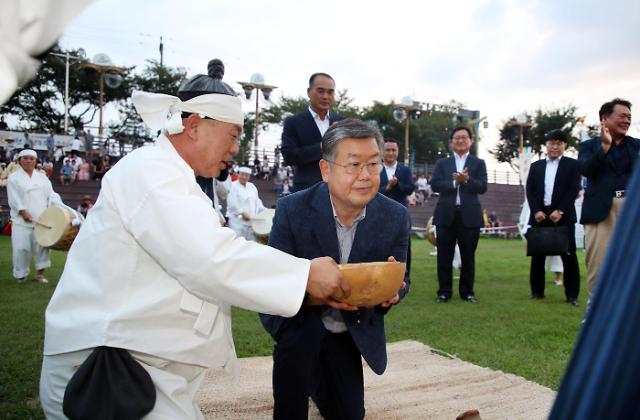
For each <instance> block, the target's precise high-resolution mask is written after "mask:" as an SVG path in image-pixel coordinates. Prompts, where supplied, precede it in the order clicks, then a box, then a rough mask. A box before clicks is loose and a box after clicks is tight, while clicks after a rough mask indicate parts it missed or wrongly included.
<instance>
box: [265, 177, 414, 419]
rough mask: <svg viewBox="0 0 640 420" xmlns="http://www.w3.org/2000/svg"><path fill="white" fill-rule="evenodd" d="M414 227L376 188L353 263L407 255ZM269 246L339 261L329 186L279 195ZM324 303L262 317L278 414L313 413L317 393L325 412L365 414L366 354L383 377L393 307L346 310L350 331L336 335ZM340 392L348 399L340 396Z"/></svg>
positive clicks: (351, 257) (357, 236)
mask: <svg viewBox="0 0 640 420" xmlns="http://www.w3.org/2000/svg"><path fill="white" fill-rule="evenodd" d="M409 232H410V224H409V213H408V211H407V209H406V208H404V207H403V206H401V205H400V204H398V203H396V202H394V201H392V200H390V199H388V198H386V197H384V196H383V195H381V194H377V195H376V197H375V198H374V199H373V200H372V201H371V202H370V203H369V204H368V205H367V208H366V216H365V218H364V219H362V220H361V221H360V222H359V223H358V225H357V228H356V233H355V237H354V241H353V246H352V248H351V253H350V254H349V262H350V263H355V262H370V261H387V259H388V257H390V256H394V257H395V258H396V260H398V261H405V258H406V251H407V244H408V241H409ZM269 245H270V246H273V247H275V248H277V249H280V250H282V251H284V252H286V253H288V254H291V255H295V256H297V257H301V258H307V259H313V258H316V257H322V256H329V257H332V258H333V259H334V260H336V261H340V255H339V253H340V251H339V244H338V237H337V233H336V222H335V219H334V216H333V210H332V207H331V202H330V199H329V190H328V187H327V184H325V183H318V184H316V185H315V186H313V187H312V188H309V189H306V190H304V191H300V192H297V193H295V194H292V195H290V196H287V197H284V198H281V199H280V200H279V201H278V207H277V209H276V214H275V217H274V219H273V228H272V229H271V234H270V235H269ZM405 282H406V288H405V289H403V290H401V291H400V292H399V294H400V297H401V298H402V297H403V296H404V295H405V294H406V293H407V291H408V289H409V276H408V273H407V274H406V275H405ZM322 309H324V307H317V306H303V307H302V308H301V310H300V312H299V313H298V314H297V315H295V316H294V317H293V318H282V317H279V316H272V315H264V314H261V315H260V319H261V321H262V323H263V325H264V327H265V329H266V330H267V331H268V332H269V333H270V334H271V336H272V337H273V338H274V339H275V341H276V345H275V348H274V351H273V362H274V366H273V393H274V400H275V408H274V417H275V418H283V419H284V418H287V419H289V418H290V419H301V418H307V413H308V398H309V396H311V397H312V398H313V399H314V401H315V402H316V404H317V405H318V408H319V409H320V412H321V413H322V415H323V416H324V417H325V418H328V419H333V418H341V419H351V418H358V419H361V418H362V417H363V416H364V387H363V379H362V364H361V361H360V355H362V357H363V358H364V359H365V360H366V362H367V364H368V365H369V366H370V367H371V369H372V370H373V371H374V372H375V373H377V374H378V375H381V374H382V373H383V372H384V370H385V368H386V366H387V351H386V343H385V332H384V314H385V313H386V312H387V310H388V309H386V310H385V309H383V308H381V307H375V308H368V309H367V308H360V309H359V310H358V311H356V312H351V311H342V312H341V313H342V316H343V318H344V321H345V324H346V325H347V328H348V331H347V332H345V333H338V334H336V333H332V332H328V331H327V330H326V329H325V327H324V324H323V322H322V319H321V314H320V312H321V310H322ZM336 343H337V344H336ZM327 391H329V392H327ZM332 394H333V395H332ZM336 395H340V396H342V397H343V399H342V400H336V398H335V396H336Z"/></svg>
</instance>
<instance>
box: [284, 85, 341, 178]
mask: <svg viewBox="0 0 640 420" xmlns="http://www.w3.org/2000/svg"><path fill="white" fill-rule="evenodd" d="M335 88H336V85H335V82H334V81H333V78H332V77H331V76H329V75H328V74H326V73H314V74H312V75H311V78H309V88H308V89H307V96H309V109H307V110H305V111H302V112H300V113H298V114H295V115H292V116H290V117H288V118H287V119H285V120H284V128H283V130H282V156H283V157H284V161H285V164H286V165H291V166H293V167H294V175H293V190H294V191H300V190H304V189H305V188H308V187H310V186H312V185H313V184H315V183H317V182H320V181H321V180H322V177H321V175H320V169H319V166H318V162H319V161H320V158H321V157H322V149H321V148H320V143H321V141H322V136H323V135H324V133H325V132H326V131H327V129H328V128H329V127H330V126H331V124H333V123H334V122H336V121H340V120H341V119H342V118H343V117H341V116H339V115H337V114H334V113H332V112H330V109H331V107H332V106H333V96H334V92H335Z"/></svg>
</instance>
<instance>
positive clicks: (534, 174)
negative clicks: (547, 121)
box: [526, 130, 580, 306]
mask: <svg viewBox="0 0 640 420" xmlns="http://www.w3.org/2000/svg"><path fill="white" fill-rule="evenodd" d="M545 140H546V143H545V145H546V147H547V158H546V159H542V160H538V161H537V162H534V163H533V164H532V165H531V168H530V169H529V176H528V177H527V187H526V190H527V202H528V203H529V208H530V209H531V215H530V216H529V224H530V225H531V226H532V227H536V226H553V225H558V226H567V228H568V235H569V237H568V240H569V252H568V253H567V254H563V255H561V256H560V257H561V258H562V265H563V266H564V293H565V297H566V298H567V303H570V304H572V305H574V306H578V301H577V299H578V293H579V292H580V268H579V267H578V257H576V235H575V223H576V206H575V201H576V198H577V197H578V193H579V192H580V173H579V172H578V162H577V161H576V160H575V159H571V158H568V157H564V156H562V154H563V153H564V151H565V148H566V146H567V135H566V134H565V133H564V131H562V130H552V131H550V132H549V133H547V134H546V136H545ZM544 261H545V257H544V256H539V257H531V271H530V277H529V281H530V283H531V298H532V299H542V298H544Z"/></svg>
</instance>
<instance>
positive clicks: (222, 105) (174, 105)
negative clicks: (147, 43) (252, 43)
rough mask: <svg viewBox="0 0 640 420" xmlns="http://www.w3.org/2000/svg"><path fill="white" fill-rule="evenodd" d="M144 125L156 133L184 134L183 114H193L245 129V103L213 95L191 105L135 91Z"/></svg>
mask: <svg viewBox="0 0 640 420" xmlns="http://www.w3.org/2000/svg"><path fill="white" fill-rule="evenodd" d="M131 102H133V105H134V106H135V107H136V110H137V111H138V113H139V114H140V117H141V118H142V121H144V123H145V124H147V126H149V128H151V130H153V131H157V130H161V129H163V128H164V129H165V130H167V132H168V133H169V134H178V133H181V132H182V130H183V129H184V127H183V126H182V117H181V113H182V112H191V113H195V114H199V115H204V116H207V117H209V118H213V119H214V120H217V121H222V122H226V123H231V124H236V125H239V126H242V125H244V115H243V114H242V102H241V101H240V98H238V97H237V96H231V95H223V94H219V93H210V94H205V95H200V96H196V97H195V98H192V99H189V100H188V101H184V102H183V101H182V100H180V98H178V97H176V96H171V95H165V94H163V93H149V92H141V91H139V90H136V91H134V92H133V95H131Z"/></svg>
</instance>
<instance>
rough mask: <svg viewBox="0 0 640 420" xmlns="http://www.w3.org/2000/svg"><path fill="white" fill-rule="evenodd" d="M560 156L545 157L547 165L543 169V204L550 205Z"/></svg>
mask: <svg viewBox="0 0 640 420" xmlns="http://www.w3.org/2000/svg"><path fill="white" fill-rule="evenodd" d="M560 159H562V156H560V157H558V158H556V159H553V160H552V159H549V158H547V167H546V169H545V170H544V205H545V206H550V205H551V196H552V195H553V185H554V183H555V182H556V174H557V173H558V166H559V165H560Z"/></svg>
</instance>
